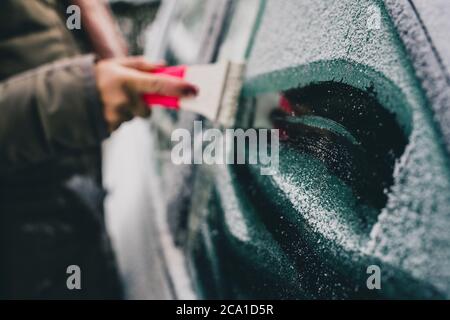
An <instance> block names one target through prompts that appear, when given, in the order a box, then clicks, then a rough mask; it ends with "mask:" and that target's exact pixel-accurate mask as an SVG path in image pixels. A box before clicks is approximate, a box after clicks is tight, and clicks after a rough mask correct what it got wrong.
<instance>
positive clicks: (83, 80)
mask: <svg viewBox="0 0 450 320" xmlns="http://www.w3.org/2000/svg"><path fill="white" fill-rule="evenodd" d="M93 65H94V58H93V56H83V57H80V58H75V59H68V60H62V61H59V62H57V63H53V64H49V65H45V66H43V67H41V68H38V69H35V70H32V71H29V72H26V73H23V74H21V75H18V76H15V77H12V78H10V79H9V80H6V81H4V82H1V83H0V172H9V171H12V170H15V169H20V168H21V167H24V166H27V165H28V164H30V163H35V162H40V161H43V160H45V159H47V158H49V157H51V156H52V155H54V154H57V153H59V152H62V151H79V150H83V149H86V148H90V147H93V146H96V145H99V143H100V141H101V140H102V139H103V138H104V137H106V135H107V133H108V132H107V126H106V124H105V121H104V120H103V117H102V105H101V102H100V100H99V96H98V93H97V90H96V86H95V72H94V68H93Z"/></svg>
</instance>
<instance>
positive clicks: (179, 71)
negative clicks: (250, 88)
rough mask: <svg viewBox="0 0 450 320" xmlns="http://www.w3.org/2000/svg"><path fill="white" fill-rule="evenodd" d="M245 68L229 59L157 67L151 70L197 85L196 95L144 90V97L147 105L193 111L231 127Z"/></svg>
mask: <svg viewBox="0 0 450 320" xmlns="http://www.w3.org/2000/svg"><path fill="white" fill-rule="evenodd" d="M244 71H245V65H244V64H243V63H232V62H229V61H226V62H219V63H216V64H207V65H194V66H175V67H165V68H160V69H157V70H153V71H152V73H154V74H164V75H167V76H172V77H177V78H181V79H184V80H186V81H187V82H190V83H192V84H194V85H196V86H197V87H198V88H199V89H200V92H199V95H198V96H197V97H195V98H188V99H179V98H176V97H168V96H160V95H154V94H146V95H144V96H143V99H144V101H145V102H146V103H147V104H148V105H149V106H163V107H165V108H169V109H176V110H185V111H190V112H195V113H197V114H200V115H202V116H204V117H205V118H207V119H209V120H211V121H213V122H215V123H217V124H219V125H221V126H224V127H232V126H233V125H234V122H235V117H236V112H237V107H238V102H239V101H238V100H239V96H240V92H241V89H242V85H243V76H244Z"/></svg>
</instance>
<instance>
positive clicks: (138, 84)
mask: <svg viewBox="0 0 450 320" xmlns="http://www.w3.org/2000/svg"><path fill="white" fill-rule="evenodd" d="M162 66H163V65H161V64H151V63H149V62H148V61H147V60H145V59H144V58H143V57H126V58H114V59H106V60H101V61H99V62H97V64H96V66H95V74H96V80H97V88H98V90H99V93H100V96H101V100H102V102H103V115H104V118H105V120H106V123H107V125H108V128H109V131H110V132H113V131H114V130H116V129H117V128H118V127H119V126H120V125H121V124H122V123H123V122H125V121H128V120H131V119H132V118H133V117H135V116H140V117H147V116H149V115H150V109H149V108H148V106H147V105H145V103H144V102H143V101H142V99H141V95H142V94H143V93H151V94H157V95H164V96H173V97H180V98H185V97H192V96H196V95H197V94H198V89H197V87H195V86H194V85H192V84H190V83H188V82H186V81H184V80H181V79H178V78H174V77H170V76H166V75H156V74H151V73H150V71H152V70H154V69H156V68H160V67H162Z"/></svg>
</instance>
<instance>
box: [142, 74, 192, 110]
mask: <svg viewBox="0 0 450 320" xmlns="http://www.w3.org/2000/svg"><path fill="white" fill-rule="evenodd" d="M151 73H153V74H164V75H167V76H171V77H175V78H181V79H183V78H184V75H185V74H186V66H174V67H163V68H158V69H155V70H153V71H152V72H151ZM142 99H143V100H144V102H145V103H146V104H147V105H148V106H149V107H151V106H154V105H160V106H163V107H165V108H167V109H179V108H180V99H179V98H177V97H169V96H162V95H157V94H144V95H143V96H142Z"/></svg>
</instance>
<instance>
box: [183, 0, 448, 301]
mask: <svg viewBox="0 0 450 320" xmlns="http://www.w3.org/2000/svg"><path fill="white" fill-rule="evenodd" d="M244 2H246V1H236V2H235V5H236V7H235V10H236V11H234V12H233V14H232V17H233V18H232V19H231V20H230V27H229V29H228V33H226V34H225V35H224V37H223V40H222V46H221V48H219V51H218V52H219V54H218V57H221V58H226V57H227V55H230V57H233V56H232V55H231V52H244V55H243V56H244V57H247V58H248V66H247V67H248V69H247V74H246V82H245V86H244V90H243V94H242V99H241V102H240V112H239V113H238V118H237V126H239V127H242V128H265V129H279V130H280V151H279V157H280V164H279V172H278V173H276V174H274V175H272V176H262V175H261V174H260V170H259V169H260V166H259V165H228V166H214V167H212V166H207V165H203V166H201V167H200V168H198V170H199V172H198V173H197V175H196V179H195V181H194V188H193V194H192V199H193V200H192V201H191V206H190V210H189V215H188V229H187V232H188V233H187V235H186V241H185V243H184V246H185V248H186V253H187V257H188V264H189V271H190V274H191V276H192V278H193V283H194V286H195V290H196V292H197V293H198V295H199V296H200V297H203V298H282V299H287V298H309V299H317V298H337V299H341V298H443V297H447V298H448V296H449V295H450V289H449V288H450V286H449V281H448V268H447V266H448V264H449V262H450V258H449V257H450V255H449V250H448V247H449V244H450V238H449V236H448V232H446V231H445V230H448V227H449V223H450V221H449V217H448V208H449V207H450V206H449V205H450V196H449V194H450V193H449V192H448V191H449V190H450V179H449V177H450V176H449V167H448V164H447V163H448V152H447V151H446V147H445V139H443V138H442V130H441V129H440V126H439V121H441V120H436V118H434V116H433V112H432V110H433V105H434V104H433V103H432V101H430V99H429V97H427V89H426V88H425V89H424V87H423V83H421V82H420V81H419V80H420V74H421V73H420V72H421V71H420V70H421V69H420V68H419V67H420V66H418V65H417V64H415V63H414V61H415V59H414V56H413V58H411V57H412V56H411V55H412V53H411V51H408V45H409V46H411V43H408V44H407V45H406V46H405V42H404V38H402V36H401V34H400V33H399V30H401V28H402V27H404V25H402V23H404V20H401V19H406V18H404V17H403V16H402V15H401V14H400V13H399V12H398V11H396V8H398V7H396V6H395V5H394V4H393V2H392V1H386V2H382V1H370V0H358V1H347V0H336V1H334V0H329V1H313V0H301V1H298V0H296V1H290V0H267V1H261V2H258V3H256V2H255V4H254V5H255V7H253V11H252V10H251V9H245V8H243V7H245V6H247V5H248V6H249V7H251V4H248V3H249V2H246V3H245V4H244ZM402 5H403V6H405V7H406V8H407V9H408V10H410V9H411V8H410V7H409V6H410V3H409V2H407V1H404V2H403V1H402ZM239 10H243V11H244V12H246V13H247V14H248V13H250V12H254V11H256V12H259V14H256V15H255V20H254V24H253V25H252V23H250V24H249V25H251V26H249V25H246V28H250V29H252V30H253V31H250V32H249V34H250V36H249V37H248V38H247V37H245V36H243V35H242V34H240V33H233V31H232V30H233V19H236V20H237V19H239V17H240V16H241V15H240V12H239ZM247 10H248V11H247ZM408 12H409V11H408ZM242 16H245V14H243V15H242ZM407 18H408V19H407V22H408V23H410V24H411V25H413V26H415V28H416V29H414V30H416V32H417V33H421V32H422V33H426V32H425V31H424V30H423V29H421V28H422V27H421V23H420V20H419V18H418V17H417V16H416V15H414V14H412V15H411V16H408V17H407ZM399 19H400V20H401V22H402V23H401V22H399ZM244 20H245V19H244ZM249 20H250V19H249ZM245 22H248V21H244V24H245ZM241 23H242V21H241V22H239V23H237V22H236V24H237V25H240V24H241ZM255 26H256V27H255ZM247 31H248V30H245V31H243V33H244V34H246V33H247ZM239 41H241V42H242V43H244V45H243V46H241V47H239V45H237V43H238V42H239ZM425 41H426V40H425ZM428 41H429V40H428ZM234 45H236V46H237V49H236V48H233V49H229V48H232V47H233V46H234ZM417 45H422V46H423V47H426V48H428V47H429V46H430V44H429V43H428V44H427V45H424V44H423V43H418V44H417ZM243 48H245V49H243ZM228 50H229V51H228ZM221 52H222V54H221ZM430 52H431V53H430V55H431V56H432V55H433V53H432V51H430ZM233 58H236V56H234V57H233ZM237 58H240V56H239V54H238V57H237ZM441 71H442V70H441ZM417 72H418V73H417ZM444 73H445V72H444ZM418 74H419V76H418ZM418 78H419V79H418ZM446 88H447V89H448V85H447V87H446ZM445 107H446V108H448V106H447V105H446V106H445ZM376 277H378V280H374V279H376Z"/></svg>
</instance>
